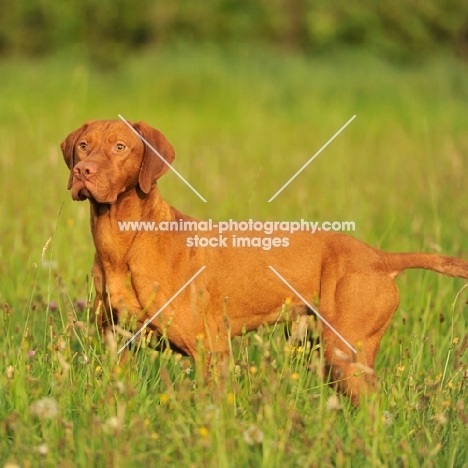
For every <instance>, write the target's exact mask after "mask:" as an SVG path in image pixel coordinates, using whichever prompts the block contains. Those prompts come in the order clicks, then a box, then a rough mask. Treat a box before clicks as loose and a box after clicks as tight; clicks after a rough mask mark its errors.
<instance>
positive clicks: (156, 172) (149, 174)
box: [132, 122, 175, 193]
mask: <svg viewBox="0 0 468 468" xmlns="http://www.w3.org/2000/svg"><path fill="white" fill-rule="evenodd" d="M132 126H133V128H134V129H135V130H136V131H137V132H138V133H139V134H140V135H141V136H142V137H143V138H144V139H145V140H146V141H147V142H148V143H149V144H150V145H151V146H152V147H153V148H154V149H155V150H156V151H157V152H158V153H159V155H157V154H156V153H155V152H154V151H153V150H152V149H151V148H150V147H149V146H148V145H147V144H146V143H145V142H143V145H144V147H145V150H144V151H145V152H144V154H143V162H142V164H141V168H140V175H139V177H138V183H139V185H140V188H141V190H142V191H143V193H149V191H150V190H151V186H152V185H153V183H154V182H155V181H156V180H158V179H159V178H160V177H161V176H163V175H164V174H165V173H166V172H167V171H168V170H169V166H170V165H171V164H172V162H173V161H174V159H175V151H174V148H173V147H172V145H171V144H170V143H169V141H168V140H167V138H166V137H165V136H164V135H163V134H162V133H161V132H160V131H159V130H156V129H155V128H152V127H150V126H149V125H148V124H147V123H145V122H138V123H132ZM161 158H163V159H161Z"/></svg>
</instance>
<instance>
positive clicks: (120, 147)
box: [116, 143, 125, 151]
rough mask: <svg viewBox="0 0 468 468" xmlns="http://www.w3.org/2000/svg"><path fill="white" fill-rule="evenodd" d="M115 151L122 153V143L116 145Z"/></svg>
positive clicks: (123, 146)
mask: <svg viewBox="0 0 468 468" xmlns="http://www.w3.org/2000/svg"><path fill="white" fill-rule="evenodd" d="M116 148H117V151H123V150H124V149H125V145H122V143H117V146H116Z"/></svg>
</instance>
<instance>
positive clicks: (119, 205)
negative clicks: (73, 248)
mask: <svg viewBox="0 0 468 468" xmlns="http://www.w3.org/2000/svg"><path fill="white" fill-rule="evenodd" d="M90 208H91V231H92V234H93V239H94V243H95V247H96V251H97V253H98V255H99V256H100V257H103V258H109V259H111V258H112V259H113V263H114V261H118V259H117V258H115V257H116V255H117V252H120V253H121V254H123V253H124V252H128V250H129V248H130V246H131V245H132V243H133V241H134V238H135V236H136V235H137V234H138V233H139V232H140V231H138V230H136V229H135V230H133V229H131V228H129V229H128V230H125V229H123V228H122V226H121V223H122V222H135V223H138V222H142V221H143V222H152V221H154V222H156V223H159V222H161V221H170V220H171V219H173V218H174V212H173V210H172V209H171V207H170V206H169V205H168V204H167V203H166V201H164V200H163V198H162V196H161V193H160V192H159V189H158V186H157V185H154V186H153V187H152V189H151V190H150V192H149V193H148V194H144V193H143V192H141V191H140V189H139V188H138V187H135V188H134V189H132V190H129V191H126V192H124V193H121V194H120V195H119V196H118V198H117V201H116V202H115V203H113V204H105V203H97V202H96V201H94V200H90ZM119 223H120V224H119ZM152 235H153V236H154V238H156V237H157V233H156V232H154V233H152ZM124 255H125V254H124Z"/></svg>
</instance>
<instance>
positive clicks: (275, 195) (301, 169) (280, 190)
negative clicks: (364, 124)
mask: <svg viewBox="0 0 468 468" xmlns="http://www.w3.org/2000/svg"><path fill="white" fill-rule="evenodd" d="M355 118H356V115H353V116H352V117H351V118H350V119H349V120H348V121H347V122H346V123H345V124H344V125H343V126H342V127H341V128H340V129H339V130H338V131H337V132H336V133H335V134H334V135H333V136H332V137H331V138H330V139H329V140H328V141H327V142H326V143H325V144H324V145H323V146H322V147H321V148H320V149H319V150H318V151H317V152H316V153H315V154H314V155H313V156H312V157H311V158H310V159H309V160H308V161H307V162H306V163H305V164H304V165H303V166H302V167H301V168H300V169H299V170H298V171H297V172H296V173H295V174H294V175H293V176H292V177H291V178H290V179H289V180H288V181H287V182H286V183H285V184H284V185H283V186H282V187H281V188H280V189H279V190H278V191H277V192H276V193H275V194H274V195H273V196H272V197H271V198H270V199H269V200H268V203H270V202H271V201H273V200H274V199H275V198H276V197H277V196H278V195H279V194H280V193H281V192H282V191H283V190H284V189H285V188H286V187H287V186H288V185H289V184H290V183H291V182H292V181H293V180H294V179H295V178H296V177H297V176H298V175H299V174H300V173H301V172H302V171H303V170H304V169H305V168H306V167H307V166H308V165H309V164H310V163H311V162H312V161H313V160H314V159H315V158H316V157H317V156H318V155H319V154H320V153H321V152H322V151H323V150H324V149H325V148H326V147H327V146H328V145H329V144H330V143H331V142H332V141H333V140H334V139H335V138H336V137H337V136H338V135H339V134H340V133H341V132H342V131H343V130H344V129H345V128H346V127H347V126H348V125H349V124H350V123H351V122H352V121H353V120H354V119H355Z"/></svg>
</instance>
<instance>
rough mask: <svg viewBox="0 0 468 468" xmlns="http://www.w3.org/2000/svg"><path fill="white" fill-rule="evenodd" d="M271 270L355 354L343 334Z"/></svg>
mask: <svg viewBox="0 0 468 468" xmlns="http://www.w3.org/2000/svg"><path fill="white" fill-rule="evenodd" d="M269 268H270V269H271V271H273V273H274V274H275V275H276V276H277V277H278V278H279V279H280V280H281V281H282V282H283V283H284V284H285V285H286V286H287V287H288V288H289V289H290V290H291V291H293V292H294V294H296V295H297V297H299V299H301V301H303V302H304V304H305V305H306V306H307V307H309V308H310V309H311V310H312V311H313V312H314V314H315V315H317V317H318V318H319V319H320V320H321V321H322V322H323V323H324V324H325V325H326V326H327V327H328V328H329V329H330V330H331V331H332V332H333V333H335V335H336V336H337V337H338V338H339V339H340V340H341V341H342V342H343V343H344V344H345V345H346V346H347V347H348V348H349V349H350V350H351V351H352V352H353V353H355V354H357V351H356V350H355V349H354V348H353V347H352V346H351V345H350V344H349V343H348V342H347V341H346V340H345V339H344V338H343V336H342V335H341V334H340V333H339V332H338V331H337V330H336V329H335V328H333V326H332V325H331V324H330V323H329V322H328V321H327V320H326V319H324V318H323V317H322V316H321V315H320V314H319V313H318V312H317V310H316V309H315V308H314V307H312V306H311V305H310V304H309V303H308V302H307V301H306V300H305V299H304V298H303V297H302V296H301V295H300V294H299V293H298V292H297V291H296V290H295V289H294V288H293V287H292V286H291V285H290V284H289V283H288V282H287V281H286V280H285V279H284V278H283V277H282V276H281V275H280V274H279V273H278V272H277V271H276V270H275V269H274V268H273V267H272V266H270V267H269Z"/></svg>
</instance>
